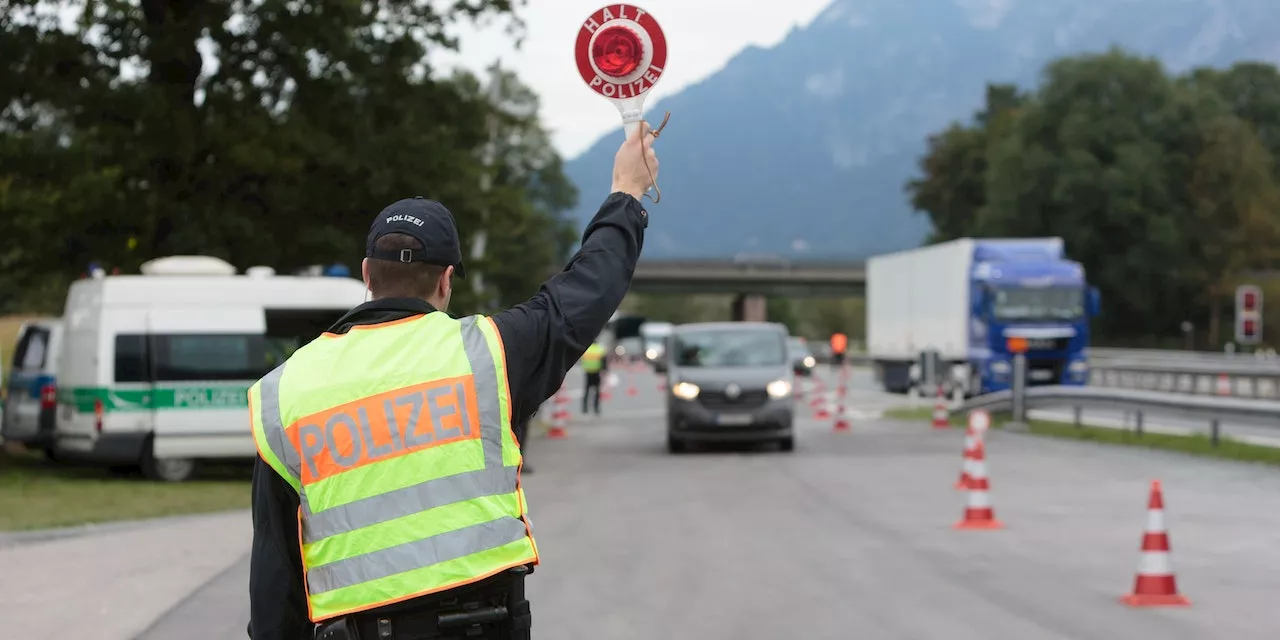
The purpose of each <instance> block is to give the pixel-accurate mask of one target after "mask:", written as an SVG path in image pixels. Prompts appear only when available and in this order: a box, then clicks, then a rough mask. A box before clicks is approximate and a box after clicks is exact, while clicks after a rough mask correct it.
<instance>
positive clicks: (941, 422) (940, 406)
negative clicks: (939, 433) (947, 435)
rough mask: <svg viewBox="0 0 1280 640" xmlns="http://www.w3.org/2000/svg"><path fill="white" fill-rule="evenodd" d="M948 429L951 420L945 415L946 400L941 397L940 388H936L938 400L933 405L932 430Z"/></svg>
mask: <svg viewBox="0 0 1280 640" xmlns="http://www.w3.org/2000/svg"><path fill="white" fill-rule="evenodd" d="M950 427H951V418H950V415H949V414H948V413H947V403H946V399H945V396H943V395H942V387H938V399H937V401H936V402H934V403H933V428H934V429H949V428H950Z"/></svg>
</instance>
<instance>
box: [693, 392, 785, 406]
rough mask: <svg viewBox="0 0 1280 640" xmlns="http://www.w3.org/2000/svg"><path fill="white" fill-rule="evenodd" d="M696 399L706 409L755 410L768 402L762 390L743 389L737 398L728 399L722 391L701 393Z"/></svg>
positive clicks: (767, 394) (767, 397) (766, 393)
mask: <svg viewBox="0 0 1280 640" xmlns="http://www.w3.org/2000/svg"><path fill="white" fill-rule="evenodd" d="M698 399H699V400H700V401H701V402H702V406H704V407H706V408H708V409H716V410H725V409H755V408H756V407H762V406H764V404H765V403H766V402H768V401H769V393H768V392H767V391H765V390H764V389H743V390H742V393H740V394H738V397H736V398H733V399H730V398H729V397H728V396H726V395H725V394H724V392H723V391H703V392H702V393H700V394H698Z"/></svg>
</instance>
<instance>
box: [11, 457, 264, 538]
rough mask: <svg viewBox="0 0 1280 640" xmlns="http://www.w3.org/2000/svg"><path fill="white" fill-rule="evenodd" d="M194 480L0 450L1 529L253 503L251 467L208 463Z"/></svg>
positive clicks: (95, 520) (210, 509)
mask: <svg viewBox="0 0 1280 640" xmlns="http://www.w3.org/2000/svg"><path fill="white" fill-rule="evenodd" d="M199 473H200V475H199V476H198V477H197V479H195V480H191V481H189V482H182V483H162V482H151V481H149V480H146V479H145V478H142V477H141V476H140V475H138V474H137V473H126V472H116V471H112V470H109V469H101V468H97V467H87V466H73V465H67V464H59V463H53V462H50V461H48V460H46V459H44V458H43V456H40V455H37V454H33V453H27V452H21V451H18V452H15V451H3V450H0V531H23V530H30V529H43V528H48V527H64V526H72V525H78V524H88V523H100V522H111V521H116V520H134V519H139V518H155V517H160V516H172V515H182V514H193V513H208V512H212V511H224V510H228V509H247V508H248V507H249V477H250V471H249V467H248V466H245V465H227V466H217V467H213V466H209V467H202V468H201V469H200V472H199Z"/></svg>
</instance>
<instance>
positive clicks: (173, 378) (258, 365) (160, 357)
mask: <svg viewBox="0 0 1280 640" xmlns="http://www.w3.org/2000/svg"><path fill="white" fill-rule="evenodd" d="M263 342H264V341H263V337H262V336H261V335H236V334H170V335H153V336H151V348H152V351H153V354H152V355H153V362H154V365H155V379H156V382H180V381H189V380H202V381H203V380H257V379H258V378H261V377H262V376H264V375H266V374H267V373H270V371H271V369H272V368H273V366H271V365H270V360H269V358H268V357H267V356H266V354H265V353H264V344H263Z"/></svg>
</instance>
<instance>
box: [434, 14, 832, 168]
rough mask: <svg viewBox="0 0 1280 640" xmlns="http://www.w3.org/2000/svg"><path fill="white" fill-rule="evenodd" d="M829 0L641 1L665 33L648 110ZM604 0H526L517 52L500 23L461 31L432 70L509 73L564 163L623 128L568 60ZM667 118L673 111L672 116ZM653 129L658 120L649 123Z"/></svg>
mask: <svg viewBox="0 0 1280 640" xmlns="http://www.w3.org/2000/svg"><path fill="white" fill-rule="evenodd" d="M830 2H831V0H761V1H759V2H753V3H743V2H742V1H741V0H732V1H731V0H642V1H640V2H637V3H636V6H638V7H640V8H641V9H644V10H646V11H648V12H650V14H651V15H653V17H654V19H656V20H657V21H658V24H660V25H662V30H663V32H664V33H665V34H666V36H667V46H668V50H669V51H670V53H669V54H668V57H667V66H666V73H664V74H663V76H662V80H661V81H659V82H658V85H657V86H656V87H655V88H654V89H653V90H652V91H650V92H649V94H648V99H647V100H646V102H645V105H646V107H652V106H653V105H654V104H655V103H656V101H657V100H659V99H661V98H662V97H664V96H667V95H670V94H673V93H676V92H678V91H679V90H680V89H682V88H684V87H686V86H688V85H690V84H693V83H695V82H698V81H699V80H702V79H703V78H706V77H707V76H709V75H711V74H713V73H714V72H716V71H718V70H719V69H720V68H722V67H723V66H724V64H725V63H726V62H728V61H729V58H731V57H733V55H734V54H736V53H737V52H738V51H741V50H742V49H743V48H744V47H746V46H747V45H752V44H754V45H759V46H766V47H767V46H772V45H774V44H776V43H777V42H779V41H780V40H782V38H783V36H785V35H786V34H787V32H788V31H790V30H791V28H792V27H794V26H796V25H805V24H808V23H809V21H811V20H812V19H813V18H814V17H815V16H816V15H817V14H818V12H820V11H821V10H822V9H823V7H825V6H826V5H827V4H829V3H830ZM604 4H605V3H604V2H602V0H530V2H529V3H528V5H527V6H525V7H524V10H523V12H522V15H523V17H524V20H525V24H526V29H525V42H524V45H523V47H522V48H521V50H520V51H519V52H516V51H515V50H514V49H513V48H512V47H511V43H510V39H509V37H508V36H507V35H506V34H504V33H503V30H502V25H501V24H495V25H491V26H488V27H480V28H476V27H472V26H470V25H463V26H459V27H458V28H457V29H456V34H457V35H458V36H459V37H460V39H461V41H462V49H461V51H460V52H459V53H458V54H454V53H452V52H446V53H443V54H438V55H436V56H433V58H432V61H433V62H434V63H435V64H437V65H444V66H446V67H448V66H454V65H461V66H464V67H466V68H469V69H471V70H472V71H474V72H476V73H483V71H484V69H485V68H486V67H487V66H488V65H489V64H491V63H492V62H493V61H494V60H495V59H501V60H502V63H503V65H504V66H506V67H508V68H511V69H513V70H514V71H516V73H518V74H519V76H520V78H521V80H523V81H524V82H525V83H526V84H528V85H530V86H531V87H533V89H534V90H535V91H536V92H537V93H538V95H539V96H540V97H541V101H542V120H543V122H544V123H546V125H547V127H548V128H549V129H551V132H552V141H553V143H554V144H555V146H556V148H557V149H558V150H559V151H560V153H561V154H562V155H564V156H565V157H566V158H572V157H574V156H576V155H577V154H579V153H581V152H582V151H585V150H586V148H587V147H588V146H590V145H591V143H593V142H595V140H596V139H598V138H599V137H600V136H601V135H602V134H604V133H606V132H607V131H609V130H610V129H614V128H619V129H620V128H621V126H622V124H621V120H620V119H619V116H618V111H617V109H616V108H615V107H614V106H613V105H612V104H610V103H609V102H608V101H607V100H606V99H605V98H602V97H600V96H598V95H596V94H595V93H594V92H592V91H591V90H590V89H588V88H587V87H586V85H585V84H583V82H582V78H581V77H580V76H579V75H578V70H577V67H575V66H574V62H573V42H574V38H575V37H577V29H578V28H579V27H580V26H581V24H582V22H583V21H584V20H585V19H586V18H587V17H588V16H590V15H591V13H592V12H594V11H595V10H597V9H599V8H600V7H602V6H604ZM672 117H673V118H677V117H679V114H672ZM654 124H655V125H656V124H657V123H654Z"/></svg>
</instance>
